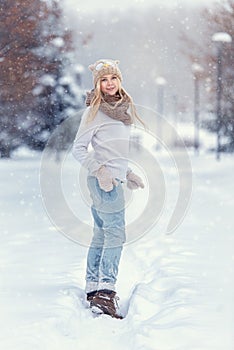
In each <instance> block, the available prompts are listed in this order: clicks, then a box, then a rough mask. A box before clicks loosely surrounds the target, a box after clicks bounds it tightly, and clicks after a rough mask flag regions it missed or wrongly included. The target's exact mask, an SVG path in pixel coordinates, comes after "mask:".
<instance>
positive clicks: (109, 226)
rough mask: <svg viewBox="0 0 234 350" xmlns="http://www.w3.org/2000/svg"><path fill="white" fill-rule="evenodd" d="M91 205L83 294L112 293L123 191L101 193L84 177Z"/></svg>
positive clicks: (122, 234) (121, 239) (121, 234)
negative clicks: (84, 290)
mask: <svg viewBox="0 0 234 350" xmlns="http://www.w3.org/2000/svg"><path fill="white" fill-rule="evenodd" d="M87 181H88V187H89V191H90V195H91V198H92V201H93V205H92V207H91V211H92V215H93V219H94V228H93V238H92V242H91V245H90V248H89V251H88V257H87V269H86V293H89V292H92V291H94V290H100V289H110V290H115V283H116V279H117V274H118V267H119V261H120V256H121V252H122V248H123V243H124V242H125V240H126V239H125V209H124V203H125V202H124V194H123V188H122V185H121V183H120V181H119V183H118V185H117V186H115V187H114V188H113V190H111V191H110V192H105V191H103V190H102V189H101V188H100V187H99V184H98V180H97V179H96V177H94V176H88V179H87Z"/></svg>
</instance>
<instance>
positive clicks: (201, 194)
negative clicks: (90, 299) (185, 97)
mask: <svg viewBox="0 0 234 350" xmlns="http://www.w3.org/2000/svg"><path fill="white" fill-rule="evenodd" d="M184 128H185V126H184ZM181 130H183V127H181ZM184 130H185V129H184ZM204 142H205V141H204V139H203V144H204ZM208 148H209V147H207V149H208ZM207 149H203V152H201V154H200V156H196V155H194V154H193V152H192V151H191V152H190V153H189V156H190V160H191V164H192V171H193V196H192V200H191V203H190V207H189V209H188V212H187V215H186V217H185V219H184V221H183V223H182V224H181V225H180V227H179V228H178V229H177V230H176V232H175V233H174V234H172V235H165V230H166V226H167V224H168V221H169V218H170V213H171V212H172V210H173V207H174V205H175V198H176V196H177V190H178V188H177V182H178V181H177V178H176V174H175V171H172V170H173V169H172V165H171V160H170V159H169V157H168V154H167V152H166V151H164V150H161V151H158V152H156V151H152V152H154V156H155V157H156V158H157V161H158V162H159V164H160V167H161V169H162V172H163V174H164V176H165V182H166V186H167V199H166V205H165V207H164V211H163V213H162V216H161V218H160V220H159V222H158V223H157V225H156V224H155V227H154V228H152V229H151V231H150V232H149V233H147V234H146V235H144V236H143V237H141V238H140V239H138V240H136V241H135V242H134V243H132V244H127V245H126V246H125V248H124V251H123V256H122V259H121V264H120V271H119V278H118V284H117V290H118V295H119V297H120V302H119V304H120V310H121V312H122V313H123V314H124V315H126V317H125V318H124V319H123V320H115V319H111V318H110V317H109V316H100V317H98V318H93V317H92V315H91V313H90V310H89V309H88V308H87V307H86V306H87V305H86V303H85V300H84V298H85V295H84V276H85V263H86V254H87V247H85V246H81V245H79V244H76V243H74V242H73V241H71V240H69V239H67V238H66V237H65V236H63V235H62V234H61V233H59V232H58V231H57V230H56V229H55V227H54V226H53V224H52V223H51V222H50V220H49V218H48V217H47V215H46V212H45V210H44V207H43V203H42V198H41V195H40V186H39V172H40V162H41V154H40V153H38V152H32V151H29V150H27V148H23V149H20V150H18V151H17V152H15V153H14V155H13V158H12V159H11V160H1V161H0V164H1V173H0V176H1V181H0V187H1V202H0V216H1V233H2V234H1V245H0V268H1V298H0V308H1V316H0V327H1V336H0V346H1V349H5V350H21V349H23V350H32V349H33V350H47V349H48V350H51V349H53V350H60V349H61V350H68V349H69V350H73V349H79V350H90V349H94V348H95V349H102V348H106V349H108V350H109V349H110V350H117V349H118V350H119V349H121V350H188V349H189V350H211V349H212V350H224V349H225V350H232V349H233V348H234V336H233V328H234V317H233V310H234V299H233V292H234V279H233V271H234V253H233V246H234V236H233V228H234V222H233V205H234V199H233V190H234V188H233V187H234V185H233V155H222V156H221V161H220V162H217V161H216V160H215V155H214V154H213V153H209V152H208V151H207ZM64 166H65V168H66V169H65V170H64V171H65V173H66V174H70V170H71V169H72V168H74V169H75V168H76V167H77V163H76V161H75V160H74V159H73V157H72V156H71V155H70V154H68V155H67V158H66V162H65V165H64ZM65 179H66V177H64V179H63V181H65ZM70 182H71V177H70V176H67V184H64V188H65V187H66V186H68V187H69V186H71V183H70ZM69 188H70V187H69ZM140 195H141V196H143V195H144V191H141V192H140ZM71 197H72V196H71ZM74 198H75V197H74ZM74 198H70V200H71V202H72V201H73V200H74ZM135 198H138V197H137V196H136V197H134V198H133V201H134V200H135ZM67 200H69V198H67ZM74 203H75V202H72V204H74ZM135 206H136V205H135ZM131 208H134V205H132V206H130V207H129V210H132V211H133V210H134V209H131ZM76 210H77V212H79V207H77V208H76ZM130 214H132V213H130ZM130 216H131V215H130Z"/></svg>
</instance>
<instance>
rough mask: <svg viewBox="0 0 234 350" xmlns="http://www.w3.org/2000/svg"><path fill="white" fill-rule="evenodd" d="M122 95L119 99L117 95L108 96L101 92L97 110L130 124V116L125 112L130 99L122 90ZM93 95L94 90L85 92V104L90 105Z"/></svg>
mask: <svg viewBox="0 0 234 350" xmlns="http://www.w3.org/2000/svg"><path fill="white" fill-rule="evenodd" d="M122 95H123V98H122V99H121V97H120V96H119V95H114V96H110V95H103V94H102V99H101V103H100V106H99V110H100V111H101V112H103V113H105V114H106V115H107V116H108V117H110V118H112V119H115V120H120V121H121V122H123V123H124V124H126V125H130V124H132V118H131V116H130V115H129V114H128V112H127V110H128V108H129V103H130V99H129V97H128V96H127V95H126V94H125V93H124V92H122ZM93 97H94V90H91V91H90V92H87V97H86V106H90V104H91V101H92V99H93Z"/></svg>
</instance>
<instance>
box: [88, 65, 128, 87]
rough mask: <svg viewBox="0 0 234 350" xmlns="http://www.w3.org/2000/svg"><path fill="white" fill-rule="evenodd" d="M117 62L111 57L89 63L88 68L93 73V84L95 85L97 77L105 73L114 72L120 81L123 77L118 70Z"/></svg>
mask: <svg viewBox="0 0 234 350" xmlns="http://www.w3.org/2000/svg"><path fill="white" fill-rule="evenodd" d="M118 64H119V61H116V60H111V59H101V60H98V61H96V62H95V63H94V64H91V65H90V66H89V69H90V70H91V71H92V73H93V82H94V86H96V84H97V81H98V79H99V78H101V77H102V76H103V75H106V74H115V75H116V76H117V77H118V78H119V80H120V81H122V80H123V78H122V74H121V72H120V70H119V67H118Z"/></svg>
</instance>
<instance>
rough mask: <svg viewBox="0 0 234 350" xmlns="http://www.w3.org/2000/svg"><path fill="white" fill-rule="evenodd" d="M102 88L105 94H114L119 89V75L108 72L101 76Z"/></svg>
mask: <svg viewBox="0 0 234 350" xmlns="http://www.w3.org/2000/svg"><path fill="white" fill-rule="evenodd" d="M100 88H101V92H102V93H103V94H107V95H111V96H114V95H115V94H116V93H117V91H118V89H119V86H118V80H117V76H116V75H114V74H107V75H104V76H103V77H101V79H100Z"/></svg>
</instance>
